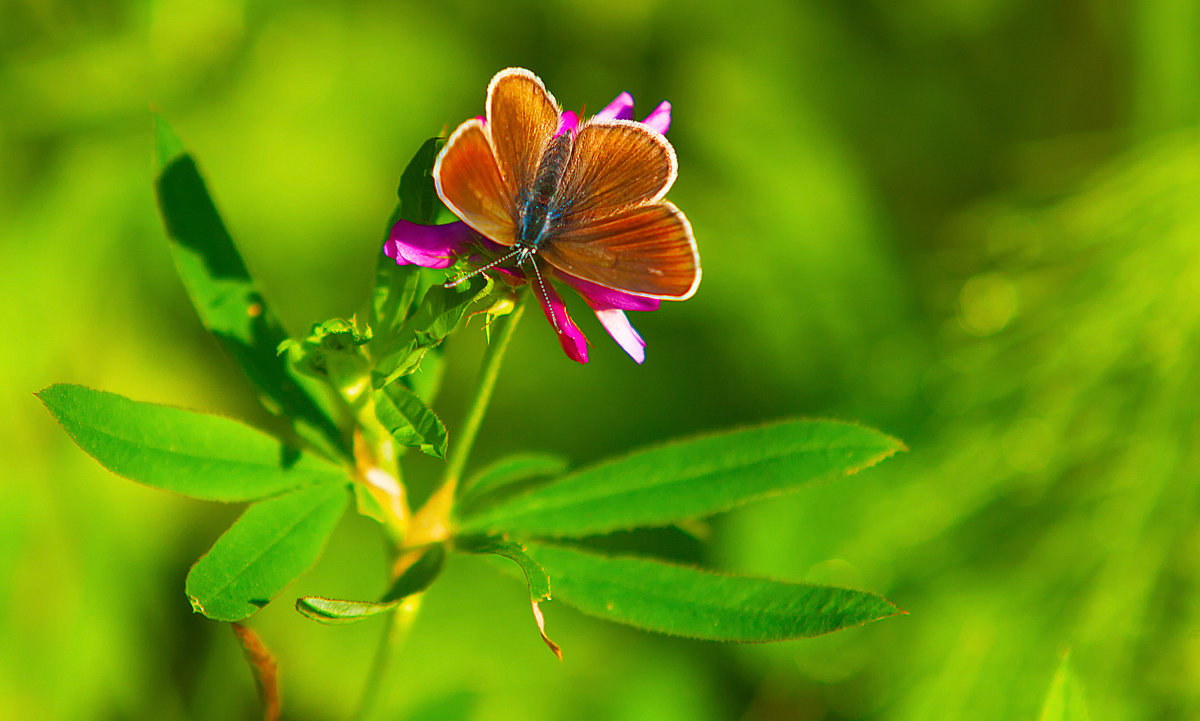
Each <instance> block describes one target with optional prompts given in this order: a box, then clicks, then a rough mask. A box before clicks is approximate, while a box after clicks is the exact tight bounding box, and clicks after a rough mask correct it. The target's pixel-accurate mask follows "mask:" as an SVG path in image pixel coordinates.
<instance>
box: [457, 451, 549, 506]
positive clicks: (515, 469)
mask: <svg viewBox="0 0 1200 721" xmlns="http://www.w3.org/2000/svg"><path fill="white" fill-rule="evenodd" d="M567 466H568V463H567V459H565V458H563V457H562V456H555V455H552V454H549V453H517V454H514V455H511V456H507V457H505V458H501V459H500V460H498V461H496V462H494V463H492V464H491V465H489V466H487V467H486V468H484V469H483V470H481V471H479V472H478V473H476V474H475V475H473V476H471V477H470V478H468V479H467V480H466V481H465V482H464V483H463V485H462V486H461V488H460V490H459V497H458V502H457V511H458V512H459V514H460V515H462V514H463V513H464V511H465V510H466V511H469V510H475V511H478V510H479V509H481V508H482V507H484V506H485V505H491V504H494V503H496V502H498V501H500V500H502V499H503V498H506V497H508V496H510V495H513V494H515V493H518V492H520V491H521V490H527V489H528V488H529V487H530V486H531V484H532V483H537V482H544V481H546V480H548V479H550V478H553V477H555V476H559V475H562V474H563V473H564V472H566V470H567Z"/></svg>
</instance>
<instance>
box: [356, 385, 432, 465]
mask: <svg viewBox="0 0 1200 721" xmlns="http://www.w3.org/2000/svg"><path fill="white" fill-rule="evenodd" d="M373 397H374V399H375V417H376V418H378V419H379V422H380V423H381V424H382V425H383V427H384V428H386V429H387V431H388V433H391V434H392V438H394V439H396V442H397V443H399V444H400V445H401V446H404V447H405V448H419V449H420V450H421V452H422V453H425V454H428V455H431V456H433V457H435V458H445V457H446V444H447V434H446V426H445V424H443V423H442V419H440V418H438V417H437V414H436V413H434V412H433V411H432V410H431V409H430V408H429V406H427V405H425V402H424V401H422V400H421V398H420V397H419V396H417V394H416V393H413V392H412V391H410V390H408V388H405V387H404V386H402V385H400V384H399V383H392V384H391V385H388V386H386V387H385V388H383V389H381V390H378V391H375V393H374V394H373Z"/></svg>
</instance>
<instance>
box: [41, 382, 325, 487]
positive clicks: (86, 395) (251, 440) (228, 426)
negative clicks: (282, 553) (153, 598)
mask: <svg viewBox="0 0 1200 721" xmlns="http://www.w3.org/2000/svg"><path fill="white" fill-rule="evenodd" d="M37 395H38V398H40V399H41V400H42V402H43V403H45V404H46V408H47V409H48V410H49V411H50V413H51V414H52V415H53V416H54V417H55V419H56V420H58V422H59V423H60V424H62V427H63V430H65V431H66V432H67V435H69V436H71V439H72V440H74V441H75V443H77V444H78V445H79V447H80V448H82V449H83V450H84V452H85V453H87V454H88V455H90V456H92V457H93V458H95V459H96V460H97V461H99V462H100V465H102V466H104V467H105V468H107V469H108V470H110V471H112V472H113V473H116V474H117V475H119V476H124V477H125V478H128V479H130V480H132V481H137V482H138V483H143V484H145V485H147V486H151V487H152V488H159V489H162V490H165V491H172V492H174V493H181V494H183V495H185V496H191V497H192V498H199V499H202V500H206V501H231V502H232V501H247V500H253V499H256V498H262V497H265V496H271V495H275V494H278V493H282V492H284V491H289V490H292V489H294V488H298V487H300V486H307V485H311V484H316V483H338V482H344V481H345V480H346V472H345V471H344V470H342V469H340V468H338V467H337V466H334V465H332V464H330V463H328V462H327V461H324V460H322V459H320V458H317V457H314V456H310V455H306V454H302V453H300V452H299V451H297V450H296V449H294V448H290V447H288V446H285V445H284V444H282V443H280V442H279V441H278V440H277V439H275V438H272V437H271V436H268V435H267V434H265V433H262V432H261V431H258V430H255V429H253V428H251V427H249V426H247V425H244V424H242V423H239V422H237V421H234V420H231V419H229V418H222V417H220V416H213V415H207V414H204V413H195V412H193V411H186V410H183V409H182V408H172V407H171V406H162V405H157V404H153V403H140V402H138V401H133V400H130V399H128V398H126V397H124V396H120V395H117V394H115V393H107V392H105V391H97V390H92V389H91V388H84V387H83V386H75V385H67V384H63V383H58V384H55V385H52V386H50V387H49V388H46V389H45V390H43V391H41V392H40V393H38V394H37Z"/></svg>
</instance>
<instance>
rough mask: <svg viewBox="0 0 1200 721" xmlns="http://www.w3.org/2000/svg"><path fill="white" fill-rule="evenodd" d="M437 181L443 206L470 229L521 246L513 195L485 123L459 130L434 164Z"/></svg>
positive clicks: (470, 122) (474, 122)
mask: <svg viewBox="0 0 1200 721" xmlns="http://www.w3.org/2000/svg"><path fill="white" fill-rule="evenodd" d="M433 181H434V186H435V187H436V188H437V193H438V196H439V197H440V198H441V199H442V202H443V203H445V204H446V207H448V208H450V210H451V211H453V212H454V214H455V215H457V216H458V217H460V218H462V219H463V220H464V221H466V223H467V225H469V226H471V227H472V228H474V229H475V230H477V231H479V232H480V233H481V234H483V235H485V236H487V237H488V238H491V239H492V240H494V241H496V242H497V243H500V244H501V245H512V244H514V243H516V242H517V241H516V224H515V222H514V220H513V218H514V217H515V213H516V209H515V202H514V200H513V195H512V194H511V193H510V192H509V190H508V187H507V186H506V185H505V183H504V179H503V178H502V177H501V175H500V166H499V164H498V163H497V162H496V155H495V153H493V152H492V145H491V143H490V142H488V137H487V132H486V131H485V130H484V126H483V123H482V122H481V121H479V120H478V119H475V120H468V121H467V122H465V123H463V124H462V125H460V126H458V129H457V130H455V131H454V133H453V134H452V135H451V136H450V139H449V140H447V141H446V147H444V148H442V152H441V153H440V154H438V158H437V162H435V163H434V164H433Z"/></svg>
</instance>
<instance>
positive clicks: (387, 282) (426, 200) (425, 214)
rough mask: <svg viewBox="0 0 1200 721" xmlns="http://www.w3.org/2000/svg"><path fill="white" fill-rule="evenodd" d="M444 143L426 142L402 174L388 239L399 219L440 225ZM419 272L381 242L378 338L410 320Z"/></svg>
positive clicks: (374, 312)
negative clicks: (436, 169) (437, 174)
mask: <svg viewBox="0 0 1200 721" xmlns="http://www.w3.org/2000/svg"><path fill="white" fill-rule="evenodd" d="M444 142H445V141H444V140H443V139H442V138H430V139H428V140H426V141H425V142H424V143H423V144H422V145H421V147H420V149H419V150H417V153H416V155H414V156H413V158H412V160H410V161H409V163H408V166H407V167H406V168H405V169H404V172H403V173H401V175H400V186H399V188H398V189H397V192H396V195H397V196H399V201H400V202H399V203H398V204H397V205H396V210H395V211H394V212H393V213H392V217H391V218H390V219H389V220H388V224H387V228H385V229H384V239H385V240H386V238H387V236H388V233H389V232H390V231H391V228H392V226H393V225H395V224H396V221H398V220H401V219H403V220H407V221H410V222H413V223H423V224H425V225H430V224H433V223H434V222H436V220H437V216H438V212H439V210H440V209H441V207H442V201H441V199H440V198H438V194H437V190H436V188H435V187H434V183H433V164H434V161H435V160H437V154H438V151H439V150H441V147H442V144H443V143H444ZM419 271H420V268H418V267H417V266H413V265H397V264H396V262H395V261H393V260H392V259H391V258H389V257H387V256H386V255H384V254H383V244H382V243H380V252H379V256H378V258H377V259H376V267H375V292H374V295H373V297H372V302H371V316H370V326H371V328H373V329H374V330H375V333H376V335H377V336H380V337H381V338H389V337H391V336H392V335H393V334H394V333H395V332H396V331H397V330H398V329H399V327H400V325H401V324H402V323H403V322H404V320H405V319H406V318H407V317H408V311H409V307H410V306H411V305H412V303H413V301H414V300H415V299H416V297H417V290H418V284H419V281H420V272H419Z"/></svg>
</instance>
